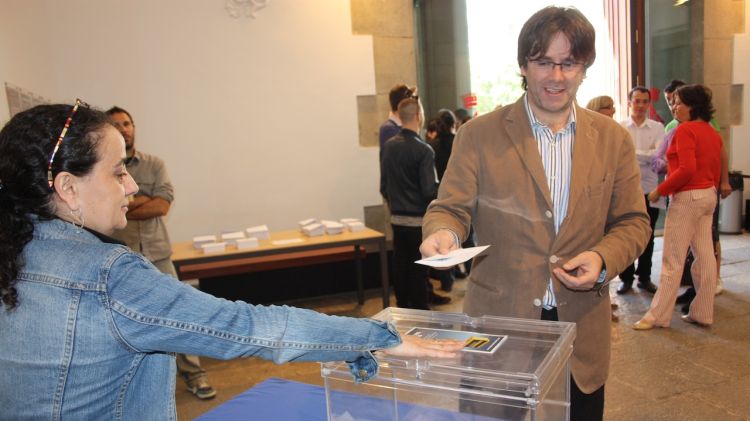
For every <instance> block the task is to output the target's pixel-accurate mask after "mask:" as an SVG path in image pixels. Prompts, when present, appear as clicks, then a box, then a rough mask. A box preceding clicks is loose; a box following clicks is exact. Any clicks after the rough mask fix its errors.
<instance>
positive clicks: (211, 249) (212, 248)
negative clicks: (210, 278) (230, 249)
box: [201, 241, 227, 253]
mask: <svg viewBox="0 0 750 421" xmlns="http://www.w3.org/2000/svg"><path fill="white" fill-rule="evenodd" d="M201 248H202V249H203V252H204V253H221V252H223V251H224V250H226V248H227V243H226V242H224V241H222V242H220V243H205V244H203V245H201Z"/></svg>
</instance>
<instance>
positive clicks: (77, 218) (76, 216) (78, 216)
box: [70, 208, 84, 230]
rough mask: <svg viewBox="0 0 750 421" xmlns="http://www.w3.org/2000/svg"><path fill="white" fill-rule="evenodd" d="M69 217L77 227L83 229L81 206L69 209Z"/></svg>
mask: <svg viewBox="0 0 750 421" xmlns="http://www.w3.org/2000/svg"><path fill="white" fill-rule="evenodd" d="M70 217H71V218H72V219H73V225H75V226H76V228H78V229H79V230H81V229H83V224H84V220H83V211H82V210H81V208H78V209H76V210H71V211H70Z"/></svg>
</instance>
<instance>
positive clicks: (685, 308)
mask: <svg viewBox="0 0 750 421" xmlns="http://www.w3.org/2000/svg"><path fill="white" fill-rule="evenodd" d="M680 313H682V314H688V313H690V302H687V303H685V304H683V306H682V308H681V309H680Z"/></svg>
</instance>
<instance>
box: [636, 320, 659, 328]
mask: <svg viewBox="0 0 750 421" xmlns="http://www.w3.org/2000/svg"><path fill="white" fill-rule="evenodd" d="M653 328H654V324H653V323H651V322H647V321H645V320H643V319H641V320H638V321H637V322H635V323H633V329H634V330H651V329H653Z"/></svg>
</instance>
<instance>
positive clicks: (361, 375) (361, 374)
mask: <svg viewBox="0 0 750 421" xmlns="http://www.w3.org/2000/svg"><path fill="white" fill-rule="evenodd" d="M359 378H360V379H362V380H364V379H366V378H367V370H364V369H363V370H359Z"/></svg>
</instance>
